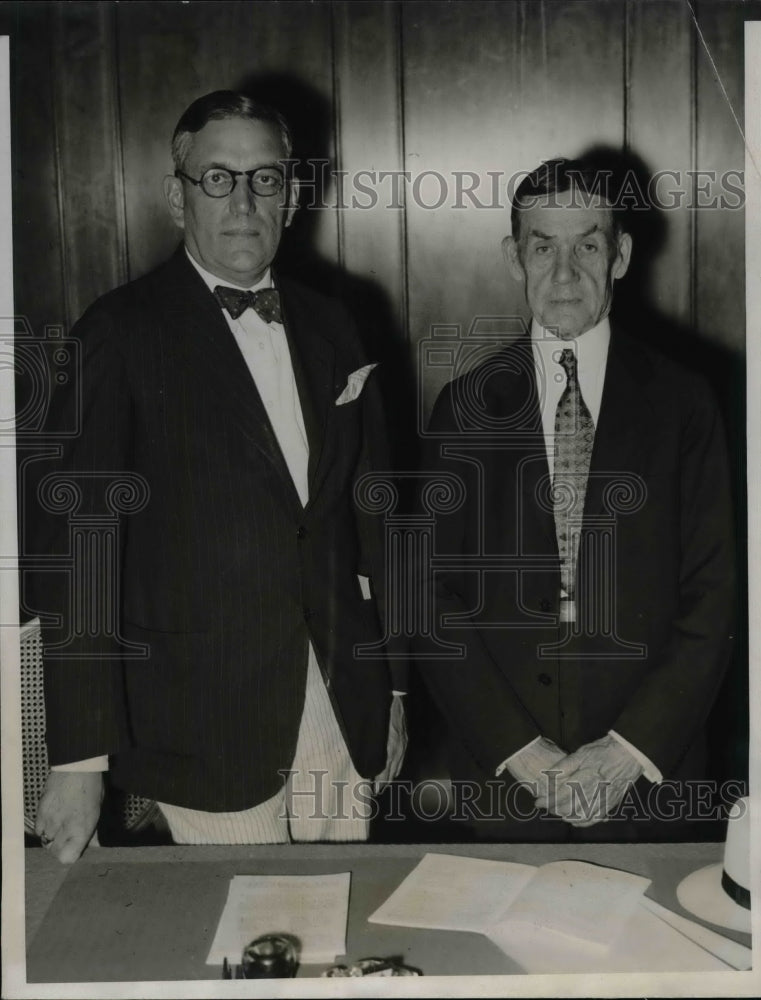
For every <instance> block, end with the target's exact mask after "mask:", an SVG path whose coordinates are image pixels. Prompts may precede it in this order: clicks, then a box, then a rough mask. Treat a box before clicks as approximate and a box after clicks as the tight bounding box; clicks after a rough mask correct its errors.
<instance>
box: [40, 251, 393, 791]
mask: <svg viewBox="0 0 761 1000" xmlns="http://www.w3.org/2000/svg"><path fill="white" fill-rule="evenodd" d="M278 284H279V288H280V290H281V293H282V300H283V309H284V323H285V327H286V331H287V335H288V338H289V343H290V347H291V353H292V356H293V358H294V368H295V375H296V380H297V384H298V388H299V394H300V398H301V402H302V408H303V411H304V417H305V424H306V428H307V434H308V437H309V444H310V461H309V489H310V500H309V503H308V505H307V506H306V508H303V507H302V506H301V503H300V501H299V497H298V495H297V492H296V489H295V487H294V485H293V482H292V480H291V478H290V475H289V473H288V469H287V467H286V464H285V461H284V458H283V456H282V453H281V451H280V448H279V446H278V443H277V440H276V437H275V435H274V432H273V430H272V427H271V425H270V423H269V420H268V418H267V415H266V412H265V409H264V406H263V404H262V402H261V399H260V397H259V394H258V392H257V390H256V387H255V384H254V381H253V379H252V378H251V376H250V374H249V371H248V369H247V367H246V365H245V362H244V361H243V358H242V357H241V354H240V351H239V349H238V347H237V345H236V343H235V340H234V338H233V336H232V334H231V333H230V330H229V328H228V325H227V323H226V321H225V318H224V316H223V314H222V312H221V310H220V308H219V306H218V305H217V303H216V302H215V300H214V298H213V296H212V295H211V294H210V293H209V291H208V289H207V288H206V286H205V285H204V284H203V282H202V280H201V278H200V277H199V275H198V274H197V273H196V272H195V270H194V269H193V268H192V266H191V265H190V264H189V262H188V261H187V259H186V256H185V252H184V249H183V248H182V247H181V248H180V249H179V250H178V252H177V253H176V254H175V255H174V257H173V258H172V259H171V260H170V261H169V262H168V263H167V264H165V265H164V266H162V267H160V268H158V269H157V270H156V271H154V272H152V273H150V274H148V275H147V276H145V277H143V278H141V279H139V280H137V281H134V282H131V283H130V284H128V285H125V286H123V287H121V288H118V289H116V290H115V291H113V292H111V293H110V294H108V295H106V296H104V297H103V298H101V299H99V300H98V301H97V302H96V303H95V304H94V305H93V306H92V307H91V308H90V309H89V310H88V311H87V312H86V314H85V315H84V317H83V318H82V319H81V320H80V322H79V323H77V324H76V326H75V327H74V329H73V330H72V335H73V336H75V337H79V338H81V341H82V352H83V366H82V378H81V382H80V383H79V384H78V385H77V386H72V387H69V388H64V389H62V390H61V392H59V393H58V394H57V398H55V399H54V402H53V407H52V411H51V415H50V421H49V426H50V427H52V428H55V427H56V426H68V424H67V423H66V421H67V420H69V419H70V417H71V408H72V407H73V406H74V405H75V400H76V397H77V391H79V390H81V399H82V404H83V421H82V430H81V434H79V435H78V436H77V437H76V438H75V439H74V440H71V441H69V442H68V443H67V444H66V446H65V448H64V454H63V458H62V459H61V460H60V461H59V462H57V463H52V464H48V463H38V464H39V473H38V475H39V476H40V477H41V476H42V475H43V474H45V473H49V472H54V473H59V474H60V473H66V474H73V477H74V478H75V480H76V481H77V482H78V483H79V487H80V488H81V489H82V493H83V495H82V501H81V504H80V505H79V507H78V511H77V515H78V516H79V515H82V514H97V513H104V512H107V511H106V504H105V503H104V480H103V478H102V474H103V473H107V474H109V475H113V476H115V477H116V478H118V475H119V473H120V472H123V471H124V472H128V473H130V474H137V475H138V476H140V477H142V479H143V481H144V484H145V488H146V489H147V493H148V500H147V503H145V505H144V506H143V508H142V509H140V510H139V511H137V512H134V513H131V514H128V515H126V516H124V517H122V518H121V522H120V525H119V546H120V552H119V573H118V576H117V577H116V578H115V579H114V580H113V583H114V585H115V586H116V587H117V589H118V592H117V595H116V598H115V615H116V621H117V627H118V631H119V632H120V633H121V634H120V635H116V636H114V637H113V638H112V640H111V641H110V648H109V650H108V653H109V655H108V656H107V657H105V658H104V657H103V656H102V655H100V654H101V653H102V646H103V639H102V636H101V637H100V638H99V639H98V640H97V641H96V640H93V639H92V638H90V637H88V636H86V635H79V636H76V635H74V634H73V633H74V632H75V631H76V629H75V628H74V625H75V623H73V622H72V620H71V618H72V613H71V611H70V610H68V609H69V604H67V601H68V596H69V592H70V591H69V589H68V587H69V585H68V581H67V579H66V576H65V574H61V573H47V574H43V579H42V580H41V583H40V585H39V588H38V591H37V592H38V594H39V596H38V601H39V609H40V610H41V611H43V612H56V613H62V614H63V628H62V629H56V628H52V627H47V628H44V629H43V639H44V643H45V663H46V668H45V695H46V707H47V725H48V731H47V740H48V749H49V755H50V760H51V763H54V764H55V763H66V762H70V761H74V760H79V759H84V758H87V757H90V756H93V755H99V754H104V753H108V754H110V755H112V760H111V772H112V775H113V777H114V780H115V781H116V782H117V783H118V784H119V785H121V786H122V787H125V788H128V789H129V790H131V791H133V792H136V793H139V794H142V795H146V796H150V797H153V798H157V799H159V800H162V801H167V802H172V803H176V804H180V805H185V806H188V807H193V808H199V809H206V810H225V811H227V810H238V809H243V808H247V807H250V806H252V805H254V804H256V803H257V802H260V801H263V800H264V799H266V798H267V797H269V796H271V795H272V794H274V793H275V791H276V790H277V788H278V787H279V786H280V784H281V781H282V779H281V777H280V776H279V775H278V769H284V768H288V767H289V766H290V764H291V761H292V758H293V754H294V751H295V747H296V739H297V732H298V726H299V720H300V715H301V711H302V707H303V701H304V690H305V678H306V662H307V643H308V640H309V639H310V638H311V641H312V643H313V645H314V648H315V651H316V654H317V658H318V661H319V664H320V668H321V670H322V673H323V677H324V679H325V681H326V684H327V686H328V690H329V692H330V695H331V699H332V702H333V706H334V709H335V711H336V714H337V717H338V720H339V723H340V725H341V727H342V730H343V732H344V735H345V738H346V741H347V744H348V747H349V749H350V752H351V755H352V758H353V761H354V763H355V765H356V767H357V769H358V770H359V771H360V773H362V774H363V775H367V776H370V775H374V774H376V773H377V772H378V771H380V770H381V769H382V767H383V765H384V761H385V738H386V729H387V718H388V707H389V701H390V684H389V678H388V671H387V666H386V664H385V662H384V661H383V660H382V659H374V660H367V659H357V658H356V657H355V656H354V653H353V650H354V646H355V644H357V643H367V642H375V641H377V640H378V639H379V638H380V636H381V634H382V633H381V631H380V625H379V608H378V606H377V605H378V603H380V604H381V605H382V594H381V595H380V601H379V602H376V601H374V600H369V601H366V600H363V598H362V594H361V591H360V587H359V583H358V579H357V574H358V573H363V574H365V575H368V576H371V577H372V579H373V582H374V585H375V587H376V588H378V587H381V586H382V582H383V570H382V566H381V555H382V552H381V538H382V535H381V533H380V532H381V527H380V526H379V525H377V524H374V523H372V522H371V521H370V520H369V519H367V518H366V517H365V516H364V515H362V514H361V513H359V512H358V511H357V509H356V508H355V505H354V503H353V497H352V488H353V483H354V481H355V480H356V479H357V477H358V476H359V475H361V474H362V473H363V472H365V471H369V470H370V469H372V468H377V467H378V466H381V467H383V463H384V455H385V450H384V441H383V433H382V431H381V427H382V426H383V420H382V415H381V413H380V402H379V398H378V395H377V389H376V387H375V386H374V384H373V378H372V375H371V376H370V378H369V380H368V382H367V383H366V385H365V389H364V391H363V393H362V394H361V395H360V396H359V398H358V399H357V400H355V401H354V402H351V403H348V404H346V405H342V406H336V405H334V403H335V400H336V399H337V397H338V396H339V394H340V393H341V391H342V390H343V389H344V387H345V386H346V382H347V376H348V375H349V374H350V373H351V372H352V371H354V370H356V369H357V368H359V367H361V366H362V365H363V364H365V363H366V359H365V358H364V357H363V355H362V352H361V348H360V347H359V344H358V341H357V338H356V335H355V332H354V330H353V327H352V324H351V322H350V320H349V318H348V316H347V314H346V313H345V311H344V310H343V308H342V307H341V306H340V304H339V303H337V302H335V301H333V300H330V299H327V298H325V297H323V296H321V295H318V294H316V293H314V292H312V291H309V290H307V289H305V288H303V287H301V286H300V285H298V284H296V283H294V282H292V281H290V280H286V279H285V278H283V279H282V280H279V282H278ZM67 520H68V519H67V518H66V517H62V516H60V515H58V516H55V515H48V516H46V517H43V518H42V524H41V529H40V536H39V539H40V540H39V542H38V551H51V552H59V553H65V552H67V551H68V549H69V547H70V543H69V541H68V537H67ZM77 585H78V586H81V585H82V584H81V581H80V582H79V583H78V584H77ZM66 637H68V640H67V642H66V645H65V652H66V657H67V658H60V650H57V649H56V648H54V647H55V644H56V642H59V641H61V639H62V638H64V639H66ZM125 642H126V643H139V644H146V645H147V646H148V647H149V655H148V656H147V657H146V658H144V659H134V658H129V657H126V656H124V655H123V654H124V652H125V649H126V648H127V647H126V646H125Z"/></svg>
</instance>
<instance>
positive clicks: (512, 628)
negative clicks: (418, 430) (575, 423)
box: [419, 330, 734, 780]
mask: <svg viewBox="0 0 761 1000" xmlns="http://www.w3.org/2000/svg"><path fill="white" fill-rule="evenodd" d="M429 431H430V433H431V434H432V435H434V437H433V438H432V439H430V440H429V444H428V446H427V449H428V455H427V458H426V464H425V466H424V468H425V470H426V471H430V472H431V473H432V474H435V473H436V472H438V471H447V472H450V473H454V474H455V475H457V476H459V477H461V480H462V482H463V485H464V488H465V497H466V499H465V502H464V504H463V505H462V506H460V507H459V509H457V510H456V511H454V512H452V513H449V514H440V515H438V520H437V524H436V532H437V533H436V543H435V550H436V553H437V555H444V556H447V555H449V556H451V557H453V560H452V561H456V560H457V558H458V557H461V556H463V555H477V556H479V557H481V558H479V559H477V560H476V564H477V565H479V564H480V566H481V570H482V571H481V572H478V571H474V570H472V569H471V570H466V569H458V568H451V567H450V568H447V569H442V570H441V571H439V572H437V573H436V579H435V586H436V599H437V609H438V615H442V614H443V615H444V616H445V617H446V616H453V615H454V616H459V617H458V619H457V621H456V622H455V620H454V619H452V620H450V623H449V627H441V626H440V627H439V635H440V637H441V638H442V639H445V640H446V641H448V642H457V643H460V644H462V645H463V646H464V647H465V655H464V657H463V658H462V659H459V660H458V659H447V658H444V657H440V658H436V657H434V658H430V659H425V660H420V663H419V665H420V669H421V671H422V672H423V674H424V676H425V678H426V681H427V683H428V685H429V687H430V689H431V691H432V692H433V695H434V696H435V698H436V701H437V702H438V704H439V706H440V708H441V710H442V712H443V715H444V717H445V719H446V720H447V722H448V726H449V730H450V735H451V739H452V741H453V743H454V744H455V745H456V750H457V753H456V754H455V756H457V757H458V759H459V760H460V762H461V763H460V766H461V768H462V773H460V774H459V775H455V776H456V777H468V776H469V775H468V773H467V772H468V767H469V765H468V764H467V763H462V762H463V761H466V762H467V761H470V762H471V765H472V768H473V773H477V774H478V775H479V776H480V777H481V779H482V780H483V778H484V776H492V777H493V776H494V773H495V768H496V767H497V766H498V765H499V764H500V763H501V762H502V761H503V760H504V759H505V758H507V757H508V756H509V755H510V754H512V753H513V752H514V751H516V750H518V749H520V748H521V747H523V746H524V745H525V744H527V743H528V742H529V741H530V740H532V739H533V738H534V737H535V736H537V735H538V734H540V733H541V734H543V735H545V736H547V737H550V738H551V739H553V740H555V741H556V742H557V743H558V744H559V745H560V746H561V747H562V748H563V749H564V750H566V751H567V752H571V751H574V750H576V749H577V748H578V747H579V746H580V745H582V744H584V743H587V742H589V741H591V740H595V739H597V738H599V737H601V736H604V735H605V733H606V732H607V731H608V730H609V729H611V728H613V729H615V730H616V731H617V732H618V733H620V734H621V735H622V736H623V737H624V738H625V739H627V740H629V741H630V742H631V743H632V744H633V745H634V746H636V747H637V748H639V750H641V751H642V752H643V753H644V754H646V755H647V756H648V757H649V758H650V759H651V760H652V761H653V762H654V763H655V764H656V765H657V766H658V767H659V768H660V769H661V770H662V772H663V774H664V776H665V777H672V776H675V775H679V774H681V775H684V774H685V770H684V768H685V766H686V764H687V762H688V761H691V762H692V763H691V764H690V765H689V767H688V771H689V770H690V769H691V771H692V774H691V776H698V775H699V774H700V764H698V763H696V761H697V756H696V755H697V753H698V751H697V749H696V747H697V746H698V745H699V744H700V741H701V731H702V727H703V724H704V721H705V718H706V715H707V713H708V711H709V709H710V707H711V704H712V702H713V700H714V696H715V694H716V691H717V687H718V685H719V682H720V680H721V677H722V674H723V671H724V669H725V666H726V664H727V661H728V651H729V644H730V638H731V631H732V622H733V583H734V569H733V558H732V552H733V534H732V525H731V514H730V497H729V489H728V475H727V462H726V455H725V441H724V434H723V430H722V426H721V422H720V419H719V415H718V413H717V409H716V405H715V403H714V400H713V398H712V395H711V392H710V390H709V388H708V386H707V384H706V383H705V382H704V381H703V380H702V379H701V378H699V377H697V376H695V375H693V374H690V373H688V372H687V371H686V370H683V369H682V368H680V367H677V366H676V365H674V364H673V363H672V362H670V361H668V360H667V359H665V358H664V357H662V356H660V355H658V354H656V353H654V352H653V351H652V350H650V349H648V348H647V347H645V346H643V345H641V344H639V343H637V342H635V341H633V340H631V339H628V338H627V337H626V336H624V335H623V334H621V333H620V332H618V331H615V330H614V331H613V334H612V338H611V343H610V351H609V355H608V364H607V370H606V375H605V383H604V390H603V397H602V404H601V412H600V416H599V421H598V425H597V429H596V434H595V442H594V452H593V455H592V459H591V468H590V476H589V482H588V489H587V498H586V506H585V513H584V529H583V534H582V539H581V546H580V554H579V563H578V584H577V618H578V620H579V623H580V624H582V623H584V622H586V623H587V631H589V632H592V633H594V634H593V635H591V636H590V635H579V634H573V631H572V630H570V629H569V627H568V626H567V625H560V624H559V622H558V608H559V587H560V576H559V563H558V553H557V543H556V538H555V526H554V519H553V513H552V505H551V503H550V502H549V501H548V499H547V493H546V487H547V477H548V475H549V470H548V464H547V459H546V451H545V443H544V438H543V434H542V424H541V416H540V410H539V403H538V398H537V391H536V381H535V376H534V364H533V359H532V352H531V346H530V342H529V340H528V338H524V339H522V340H521V341H519V342H517V343H516V344H514V345H512V346H510V347H508V348H507V349H505V350H503V351H501V352H499V353H498V354H497V355H495V356H494V357H493V358H491V359H489V360H488V361H487V362H485V363H484V364H483V365H481V366H480V367H479V368H477V369H475V370H474V371H472V372H470V373H469V374H466V375H464V376H462V377H460V378H458V379H456V380H454V381H453V382H451V383H450V384H449V385H447V386H446V387H445V388H444V390H443V391H442V393H441V394H440V396H439V398H438V400H437V403H436V406H435V409H434V413H433V417H432V419H431V423H430V428H429ZM442 446H444V448H445V449H446V450H448V455H447V456H445V457H442V455H441V448H442ZM542 496H544V499H543V500H542V499H541V498H542ZM490 556H493V557H497V559H496V562H497V563H498V562H499V557H504V556H516V557H518V559H517V565H516V566H515V567H513V568H511V567H507V568H504V567H503V568H500V567H499V566H495V567H494V568H493V569H492V570H491V571H489V572H483V567H484V566H485V565H486V562H487V560H486V559H485V558H483V557H490ZM605 564H607V566H606V565H605ZM601 567H603V568H601ZM590 622H591V623H592V627H589V625H590ZM606 632H607V633H609V634H607V635H606V634H605V633H606ZM543 647H544V648H543ZM419 648H422V647H421V646H419ZM427 648H428V649H430V646H428V647H427ZM696 770H697V774H696V773H695V772H696Z"/></svg>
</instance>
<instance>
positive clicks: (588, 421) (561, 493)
mask: <svg viewBox="0 0 761 1000" xmlns="http://www.w3.org/2000/svg"><path fill="white" fill-rule="evenodd" d="M560 364H561V365H562V366H563V368H564V369H565V373H566V378H567V383H566V387H565V389H564V390H563V394H562V396H561V397H560V399H559V401H558V408H557V410H556V411H555V473H554V478H553V501H554V507H555V531H556V534H557V540H558V552H559V554H560V585H561V588H562V589H561V605H560V617H561V621H563V620H565V621H575V604H574V603H573V602H574V599H575V591H576V558H577V555H578V551H579V536H580V534H581V523H582V518H583V515H584V500H585V497H586V494H587V478H588V475H589V461H590V459H591V457H592V446H593V444H594V439H595V424H594V420H593V419H592V415H591V413H590V412H589V410H588V409H587V404H586V403H585V402H584V397H583V396H582V395H581V389H580V388H579V381H578V378H577V374H576V355H575V354H574V352H573V351H572V350H571V349H570V348H569V347H566V348H565V349H564V350H563V352H562V354H561V356H560ZM568 602H570V603H568ZM564 604H565V605H566V606H565V607H564Z"/></svg>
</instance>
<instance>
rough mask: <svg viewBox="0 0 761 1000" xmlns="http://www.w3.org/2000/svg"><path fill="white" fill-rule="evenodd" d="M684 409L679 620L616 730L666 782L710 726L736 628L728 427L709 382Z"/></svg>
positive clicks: (694, 386) (695, 386) (694, 389)
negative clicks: (697, 736) (724, 426)
mask: <svg viewBox="0 0 761 1000" xmlns="http://www.w3.org/2000/svg"><path fill="white" fill-rule="evenodd" d="M685 403H686V405H685V407H684V412H685V416H684V419H683V426H682V436H681V467H680V476H679V485H680V489H681V501H680V505H681V512H680V513H681V520H680V525H679V531H680V543H681V567H680V576H679V602H678V615H677V617H676V618H675V619H674V621H673V624H672V628H671V633H670V637H669V639H668V641H667V643H666V644H665V647H664V648H663V651H662V652H661V653H660V655H658V654H656V656H655V659H654V663H653V665H652V666H651V668H650V670H649V671H648V673H647V675H646V677H645V679H644V681H643V683H642V684H641V685H640V687H639V688H638V690H637V691H636V693H635V695H634V697H633V698H632V699H631V700H630V701H629V703H628V705H627V706H626V708H625V710H624V711H623V712H622V713H621V715H620V716H619V718H618V719H617V720H616V722H615V724H614V726H613V727H612V728H613V729H615V731H616V732H618V733H620V734H621V736H623V737H624V738H625V739H627V740H628V741H629V742H630V743H632V744H633V745H634V746H636V747H637V749H638V750H640V751H641V752H642V753H644V754H646V755H647V757H649V758H650V760H652V761H653V763H655V764H656V765H657V766H658V767H659V768H660V770H661V771H662V772H663V774H664V775H665V776H668V775H669V773H670V772H671V770H672V769H673V767H674V766H675V765H676V764H678V763H679V760H680V758H681V757H682V755H683V754H684V752H685V751H686V749H687V748H688V747H689V746H690V744H691V743H692V741H693V739H694V737H695V736H696V735H697V734H698V732H699V730H700V729H701V727H702V726H703V724H704V723H705V720H706V717H707V715H708V712H709V711H710V709H711V706H712V704H713V702H714V699H715V697H716V693H717V690H718V687H719V684H720V683H721V680H722V677H723V674H724V671H725V669H726V666H727V664H728V662H729V654H730V651H731V645H732V639H733V635H732V633H733V629H734V602H735V586H734V584H735V565H734V539H733V528H732V514H731V498H730V492H729V473H728V462H727V454H726V442H725V435H724V429H723V425H722V422H721V419H720V416H719V413H718V409H717V406H716V404H715V402H714V400H713V397H712V394H711V392H710V390H709V388H708V386H707V385H705V384H704V383H703V382H698V381H695V382H692V383H691V390H690V391H689V393H688V394H687V399H686V400H685ZM642 543H643V545H646V544H647V540H646V539H643V540H642Z"/></svg>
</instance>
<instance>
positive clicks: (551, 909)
mask: <svg viewBox="0 0 761 1000" xmlns="http://www.w3.org/2000/svg"><path fill="white" fill-rule="evenodd" d="M649 885H650V879H646V878H642V877H641V876H640V875H631V874H629V872H622V871H618V870H617V869H615V868H603V867H602V866H601V865H590V864H588V863H587V862H586V861H552V862H550V864H547V865H542V867H541V868H535V869H534V877H533V878H532V879H531V881H530V882H529V883H528V885H527V886H526V888H525V889H524V890H523V891H522V892H521V893H520V895H519V896H518V898H517V899H516V900H515V901H514V902H511V903H510V905H509V908H508V907H505V910H506V911H507V912H506V913H504V915H503V917H502V920H501V921H500V923H501V924H515V923H519V924H526V925H527V926H528V927H529V928H531V929H533V930H535V931H536V930H547V931H553V932H554V933H556V934H563V935H565V936H566V937H571V938H574V939H575V940H581V941H586V942H587V943H589V944H592V945H599V946H601V947H608V946H609V945H610V944H611V943H612V942H613V941H614V940H615V939H616V938H617V937H618V936H619V935H620V933H621V931H622V929H623V927H624V924H625V923H626V921H627V920H628V919H629V917H630V916H631V915H632V913H633V912H634V909H635V907H636V905H637V903H638V902H639V900H640V898H641V897H642V896H643V895H644V892H645V889H647V887H648V886H649Z"/></svg>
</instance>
